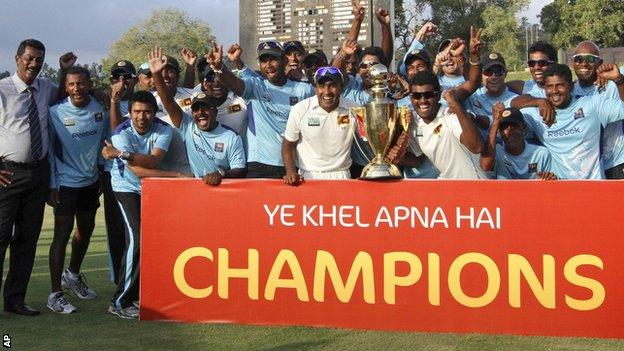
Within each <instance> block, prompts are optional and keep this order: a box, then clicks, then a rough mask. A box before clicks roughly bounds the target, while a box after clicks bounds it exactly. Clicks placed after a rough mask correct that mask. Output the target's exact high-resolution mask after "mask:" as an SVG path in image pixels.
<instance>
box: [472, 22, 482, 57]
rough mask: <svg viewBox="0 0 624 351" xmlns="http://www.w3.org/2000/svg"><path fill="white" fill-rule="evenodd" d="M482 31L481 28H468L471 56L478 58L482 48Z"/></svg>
mask: <svg viewBox="0 0 624 351" xmlns="http://www.w3.org/2000/svg"><path fill="white" fill-rule="evenodd" d="M483 31H484V29H483V28H479V29H475V27H473V26H470V53H471V54H472V55H477V56H478V55H479V52H480V51H481V48H482V47H483V42H482V41H481V34H483Z"/></svg>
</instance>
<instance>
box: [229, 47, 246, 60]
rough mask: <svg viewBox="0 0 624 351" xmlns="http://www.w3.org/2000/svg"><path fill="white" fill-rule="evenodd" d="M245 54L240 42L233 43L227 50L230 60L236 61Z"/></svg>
mask: <svg viewBox="0 0 624 351" xmlns="http://www.w3.org/2000/svg"><path fill="white" fill-rule="evenodd" d="M242 54H243V49H242V48H241V47H240V45H238V44H233V45H232V46H230V48H229V49H228V51H227V57H228V60H230V61H232V62H235V61H237V60H240V57H241V55H242Z"/></svg>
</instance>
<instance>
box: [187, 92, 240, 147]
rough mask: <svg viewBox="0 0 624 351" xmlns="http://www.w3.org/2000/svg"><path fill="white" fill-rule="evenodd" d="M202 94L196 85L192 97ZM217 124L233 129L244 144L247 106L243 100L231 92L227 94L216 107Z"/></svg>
mask: <svg viewBox="0 0 624 351" xmlns="http://www.w3.org/2000/svg"><path fill="white" fill-rule="evenodd" d="M223 89H225V88H223ZM202 92H203V91H202V89H201V84H198V85H197V86H196V87H195V89H194V95H197V94H199V93H202ZM217 122H219V123H221V124H222V125H224V126H226V127H229V128H231V129H233V130H234V131H235V132H236V133H238V135H240V136H241V138H242V139H243V142H245V133H246V132H247V104H246V103H245V100H243V98H241V97H238V96H236V94H234V92H232V91H230V92H228V95H227V97H226V99H225V101H223V103H221V105H219V107H218V111H217Z"/></svg>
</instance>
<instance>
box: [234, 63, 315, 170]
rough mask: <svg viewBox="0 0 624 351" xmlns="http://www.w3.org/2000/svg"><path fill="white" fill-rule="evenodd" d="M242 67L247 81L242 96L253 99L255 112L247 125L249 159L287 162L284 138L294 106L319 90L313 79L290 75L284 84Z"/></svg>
mask: <svg viewBox="0 0 624 351" xmlns="http://www.w3.org/2000/svg"><path fill="white" fill-rule="evenodd" d="M247 70H250V69H249V68H248V67H246V68H244V69H242V70H241V79H242V80H243V81H244V82H245V91H244V93H243V96H242V98H243V99H245V101H250V102H251V109H252V114H251V115H250V118H249V123H248V125H247V145H248V146H247V147H248V149H249V154H248V155H249V156H248V159H249V162H260V163H263V164H267V165H271V166H283V165H284V162H283V161H282V151H281V150H282V138H283V135H284V130H285V129H286V121H287V120H288V114H289V113H290V108H291V107H292V106H294V105H295V104H296V103H297V102H299V101H302V100H304V99H306V98H309V97H311V96H313V95H314V94H315V92H314V87H313V86H312V85H311V84H309V83H304V82H295V81H292V80H290V79H288V80H286V83H285V84H284V85H282V86H278V85H273V84H271V82H269V80H267V79H265V78H264V77H260V76H258V75H254V74H250V73H249V72H245V71H247Z"/></svg>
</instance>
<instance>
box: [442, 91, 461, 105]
mask: <svg viewBox="0 0 624 351" xmlns="http://www.w3.org/2000/svg"><path fill="white" fill-rule="evenodd" d="M442 98H443V99H444V100H446V102H447V103H448V106H449V107H450V108H454V107H456V106H457V105H459V102H458V101H457V97H456V96H455V89H447V90H445V91H444V93H443V94H442Z"/></svg>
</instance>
